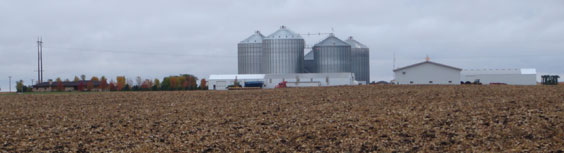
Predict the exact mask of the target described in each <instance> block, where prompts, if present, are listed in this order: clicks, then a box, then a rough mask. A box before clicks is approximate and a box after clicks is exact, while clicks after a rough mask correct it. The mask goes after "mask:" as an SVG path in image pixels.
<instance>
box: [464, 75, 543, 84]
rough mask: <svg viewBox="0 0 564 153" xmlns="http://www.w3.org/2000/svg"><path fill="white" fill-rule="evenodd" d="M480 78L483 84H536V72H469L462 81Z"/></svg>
mask: <svg viewBox="0 0 564 153" xmlns="http://www.w3.org/2000/svg"><path fill="white" fill-rule="evenodd" d="M476 79H480V82H481V83H482V84H490V83H505V84H509V85H536V84H537V75H536V74H468V75H463V76H462V78H461V80H462V81H465V82H466V81H470V82H473V81H474V80H476Z"/></svg>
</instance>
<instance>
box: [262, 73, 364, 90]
mask: <svg viewBox="0 0 564 153" xmlns="http://www.w3.org/2000/svg"><path fill="white" fill-rule="evenodd" d="M282 81H286V85H287V86H288V87H321V86H342V85H358V84H359V83H358V82H357V81H355V78H354V73H350V72H343V73H289V74H267V75H266V76H265V79H264V84H265V86H266V88H274V87H276V85H278V83H280V82H282Z"/></svg>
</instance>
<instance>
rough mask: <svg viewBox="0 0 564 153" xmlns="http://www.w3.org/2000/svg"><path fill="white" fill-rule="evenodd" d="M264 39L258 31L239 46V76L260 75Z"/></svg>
mask: <svg viewBox="0 0 564 153" xmlns="http://www.w3.org/2000/svg"><path fill="white" fill-rule="evenodd" d="M263 39H264V36H263V35H262V34H261V33H260V32H259V31H257V32H255V34H253V35H251V36H250V37H249V38H247V39H245V40H243V41H241V42H240V43H239V44H238V45H237V47H238V50H237V56H238V70H239V74H260V65H261V62H262V61H261V58H262V41H263Z"/></svg>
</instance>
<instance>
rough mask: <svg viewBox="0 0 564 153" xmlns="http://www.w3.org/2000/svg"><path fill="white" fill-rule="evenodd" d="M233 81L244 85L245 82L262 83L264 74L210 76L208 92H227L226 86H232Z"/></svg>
mask: <svg viewBox="0 0 564 153" xmlns="http://www.w3.org/2000/svg"><path fill="white" fill-rule="evenodd" d="M235 79H237V82H239V84H241V85H244V84H245V82H247V81H264V74H219V75H216V74H214V75H210V78H209V79H208V90H227V86H229V85H233V83H234V81H235Z"/></svg>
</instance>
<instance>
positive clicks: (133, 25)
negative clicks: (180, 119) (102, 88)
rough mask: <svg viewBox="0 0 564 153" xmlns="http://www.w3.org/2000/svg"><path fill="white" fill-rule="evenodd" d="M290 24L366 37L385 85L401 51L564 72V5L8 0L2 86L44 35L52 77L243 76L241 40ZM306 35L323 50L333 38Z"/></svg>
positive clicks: (26, 64)
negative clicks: (239, 71) (323, 44)
mask: <svg viewBox="0 0 564 153" xmlns="http://www.w3.org/2000/svg"><path fill="white" fill-rule="evenodd" d="M281 25H286V26H287V27H288V28H289V29H291V30H293V31H295V32H298V33H308V32H309V33H317V32H331V31H332V29H333V30H334V32H335V35H336V36H338V37H339V38H341V39H346V38H347V37H348V36H354V37H355V38H356V39H357V40H358V41H360V42H361V43H364V44H366V45H367V46H368V47H370V60H371V61H370V71H371V80H376V81H378V80H386V81H389V80H391V79H393V74H392V66H393V62H392V61H393V60H392V59H393V54H394V53H395V54H396V59H397V62H396V63H397V66H398V67H401V66H406V65H409V64H413V63H416V62H420V61H423V60H424V59H425V56H426V55H429V56H430V57H431V60H432V61H436V62H439V63H443V64H447V65H452V66H455V67H460V68H464V69H472V68H536V69H537V72H538V73H542V74H544V73H550V74H560V75H563V74H564V55H563V53H564V1H562V0H554V1H550V0H540V1H531V0H506V1H503V0H499V1H496V0H468V1H451V0H442V1H419V0H406V1H401V0H389V1H377V0H364V1H352V0H338V1H337V0H268V1H266V0H236V1H233V0H222V1H219V0H217V1H214V0H206V1H188V0H178V1H172V0H171V1H143V0H131V1H128V0H119V1H116V0H35V1H31V0H2V2H1V5H0V87H1V89H2V91H7V90H8V76H13V79H12V80H13V81H14V82H15V80H20V79H21V80H24V83H25V84H29V83H30V82H31V79H35V80H37V73H36V71H37V61H36V60H37V45H36V40H37V37H38V36H41V37H42V38H43V41H44V55H43V60H44V62H43V64H44V70H45V72H44V78H45V80H44V81H46V79H55V78H56V77H61V78H63V79H65V78H69V79H71V80H72V78H73V77H74V76H79V75H80V74H86V76H87V77H88V78H90V77H91V76H93V75H95V76H101V75H105V76H106V77H108V78H111V79H114V80H115V76H117V75H125V76H127V77H128V78H131V79H133V78H135V77H136V76H141V77H143V78H159V79H162V78H163V77H164V76H168V75H175V74H181V73H190V74H195V75H196V76H198V77H199V78H202V77H203V78H206V77H208V75H209V74H232V73H237V43H238V42H239V41H241V40H243V39H245V38H247V37H248V36H250V35H251V34H253V32H254V31H255V30H260V31H261V32H262V33H263V34H264V35H268V34H270V33H272V32H274V31H275V30H277V29H278V28H279V27H280V26H281ZM304 38H305V39H306V42H307V44H308V45H311V46H313V44H314V43H316V42H318V41H320V39H321V38H323V36H321V37H320V36H311V37H308V36H304ZM14 84H15V83H13V85H14ZM14 86H15V85H14ZM12 90H15V89H14V88H12Z"/></svg>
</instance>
